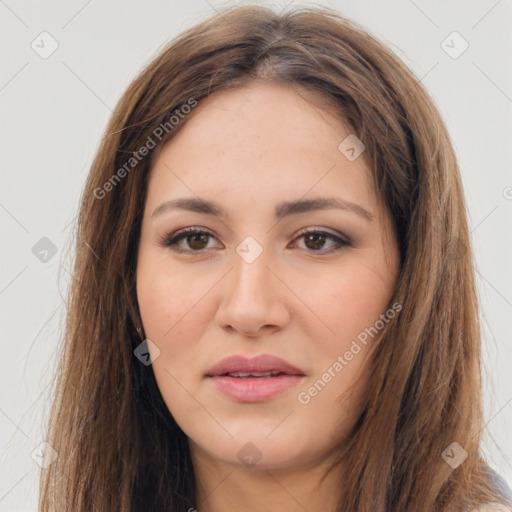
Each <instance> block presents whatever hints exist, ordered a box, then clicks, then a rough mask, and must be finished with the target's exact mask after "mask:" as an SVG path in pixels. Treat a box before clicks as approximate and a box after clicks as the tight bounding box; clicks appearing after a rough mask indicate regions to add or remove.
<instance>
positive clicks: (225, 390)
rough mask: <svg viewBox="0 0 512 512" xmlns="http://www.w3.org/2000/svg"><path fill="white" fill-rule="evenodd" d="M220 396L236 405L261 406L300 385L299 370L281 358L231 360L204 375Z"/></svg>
mask: <svg viewBox="0 0 512 512" xmlns="http://www.w3.org/2000/svg"><path fill="white" fill-rule="evenodd" d="M205 376H206V377H207V378H208V379H209V380H210V381H211V382H212V383H213V384H214V386H215V389H216V390H217V391H220V392H221V393H222V394H223V395H225V396H227V397H228V398H231V399H233V400H236V401H239V402H248V403H254V402H262V401H266V400H269V399H271V398H273V397H275V396H276V395H278V394H280V393H283V392H284V391H286V390H288V389H290V388H291V387H294V386H296V385H298V384H299V382H300V381H302V379H303V378H304V377H305V374H304V372H303V371H302V370H300V369H299V368H297V367H296V366H293V365H292V364H290V363H288V362H286V361H284V360H283V359H281V358H278V357H275V356H270V355H261V356H258V357H255V358H252V359H247V358H246V357H244V356H231V357H228V358H226V359H223V360H222V361H220V362H219V363H218V364H217V365H215V366H214V367H213V368H212V369H211V370H210V371H209V372H208V373H207V374H206V375H205Z"/></svg>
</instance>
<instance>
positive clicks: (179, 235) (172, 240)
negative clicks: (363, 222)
mask: <svg viewBox="0 0 512 512" xmlns="http://www.w3.org/2000/svg"><path fill="white" fill-rule="evenodd" d="M197 234H206V235H209V236H211V237H213V235H212V234H211V233H210V232H209V231H206V230H204V229H198V228H194V227H190V228H185V229H181V230H179V231H176V232H174V233H171V234H169V235H165V236H163V237H162V239H161V240H160V243H159V245H160V246H162V247H168V248H169V249H171V250H172V251H174V252H177V253H195V254H202V253H205V252H206V251H207V249H201V250H198V251H194V250H188V249H177V248H176V245H177V244H178V242H180V241H181V240H183V239H186V238H188V237H189V236H192V235H197ZM311 234H314V235H325V236H326V239H327V238H330V239H331V240H334V241H335V242H336V246H335V248H334V249H330V250H327V251H325V250H321V249H319V250H313V249H309V251H310V252H313V253H318V254H331V253H335V252H338V251H341V250H343V249H344V248H345V247H351V246H352V245H353V244H352V242H351V241H350V240H348V239H342V238H341V237H338V236H336V235H333V234H332V233H329V232H327V231H322V230H319V229H314V228H305V229H303V230H301V232H300V233H299V234H298V236H297V237H296V238H295V240H297V239H299V238H301V237H303V236H306V235H311Z"/></svg>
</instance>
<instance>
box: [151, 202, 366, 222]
mask: <svg viewBox="0 0 512 512" xmlns="http://www.w3.org/2000/svg"><path fill="white" fill-rule="evenodd" d="M331 208H337V209H341V210H346V211H349V212H352V213H355V214H356V215H359V216H360V217H362V218H364V219H365V220H366V221H368V222H372V221H373V220H374V218H375V216H374V214H373V213H371V212H369V211H368V210H366V209H365V208H363V207H362V206H361V205H359V204H356V203H352V202H350V201H347V200H345V199H341V198H337V197H318V198H313V199H304V200H297V201H284V202H281V203H279V204H277V206H276V208H275V212H274V216H275V218H276V219H278V220H280V219H283V218H284V217H288V216H290V215H297V214H300V213H307V212H311V211H315V210H325V209H331ZM175 209H178V210H187V211H192V212H196V213H203V214H206V215H215V216H218V217H221V218H224V219H226V220H228V221H229V220H231V217H230V215H229V214H228V213H227V212H226V211H225V210H224V209H223V208H222V207H221V206H220V204H217V203H215V202H213V201H209V200H207V199H201V198H197V197H181V198H178V199H172V200H169V201H165V202H164V203H162V204H161V205H159V206H157V208H155V210H154V211H153V213H152V214H151V217H156V216H158V215H161V214H162V213H164V212H165V211H169V210H175Z"/></svg>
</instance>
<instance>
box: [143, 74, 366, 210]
mask: <svg viewBox="0 0 512 512" xmlns="http://www.w3.org/2000/svg"><path fill="white" fill-rule="evenodd" d="M349 135H351V132H350V129H349V128H348V127H347V126H346V125H345V123H344V122H343V119H342V118H341V117H340V115H339V113H338V111H337V110H335V108H334V107H333V104H332V102H329V101H328V100H327V99H325V98H324V97H323V95H320V94H319V93H312V92H311V91H306V90H304V89H302V88H298V87H295V86H292V87H290V86H287V85H283V84H279V83H274V82H270V83H268V82H256V83H252V84H249V85H246V86H243V87H237V88H231V89H224V90H221V91H218V92H216V93H214V94H212V95H211V96H209V97H208V98H206V99H204V100H202V101H201V102H200V103H199V105H197V107H195V108H194V109H193V111H192V112H191V113H190V114H189V117H188V118H187V120H186V123H185V124H184V125H183V127H181V128H180V130H179V131H178V132H177V133H176V135H175V136H174V138H173V139H171V141H170V142H168V143H167V144H166V145H165V146H164V147H163V148H162V149H161V150H160V152H159V153H158V154H157V157H156V159H155V161H154V163H153V167H152V170H151V176H150V182H149V191H148V202H151V203H152V204H154V203H155V202H157V201H161V200H164V199H168V198H169V197H168V196H169V194H172V195H180V194H181V195H183V194H185V193H186V195H187V196H190V195H193V194H196V195H198V196H201V197H205V196H209V197H210V198H212V199H213V198H215V196H217V199H218V200H219V201H220V200H224V199H225V200H228V201H229V200H231V201H235V200H236V199H237V198H238V199H239V200H240V201H241V203H243V204H245V205H246V206H247V205H248V203H247V202H248V201H253V202H259V201H264V200H270V198H273V197H274V196H275V199H276V200H277V198H278V197H279V200H282V199H283V198H284V197H286V198H290V199H292V198H293V199H296V198H298V197H301V196H304V195H306V194H308V193H311V194H312V195H315V196H318V195H321V194H328V195H330V196H332V195H333V193H336V192H339V193H340V194H341V195H342V196H343V197H344V198H345V199H347V200H352V201H356V200H357V202H359V203H365V204H366V205H367V206H368V207H369V208H370V207H371V206H370V205H371V204H373V202H374V198H373V197H372V193H371V190H370V175H369V169H368V167H367V165H366V161H365V159H364V156H365V155H364V153H363V154H362V155H361V156H360V157H359V158H357V159H356V160H354V161H350V160H348V159H347V157H346V156H345V155H344V154H343V153H342V152H341V151H340V149H339V148H338V147H339V145H340V143H341V142H342V141H344V140H345V139H346V138H347V137H348V136H349Z"/></svg>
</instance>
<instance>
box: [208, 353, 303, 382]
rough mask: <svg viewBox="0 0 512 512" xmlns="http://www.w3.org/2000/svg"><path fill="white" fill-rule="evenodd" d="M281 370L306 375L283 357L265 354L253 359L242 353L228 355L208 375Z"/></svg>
mask: <svg viewBox="0 0 512 512" xmlns="http://www.w3.org/2000/svg"><path fill="white" fill-rule="evenodd" d="M269 371H273V372H276V373H277V372H279V373H286V374H288V375H304V372H303V371H302V370H300V369H299V368H297V367H295V366H293V365H292V364H290V363H288V362H286V361H284V360H283V359H281V358H279V357H276V356H273V355H270V354H263V355H259V356H256V357H253V358H251V359H248V358H247V357H245V356H242V355H234V356H230V357H226V358H225V359H222V360H221V361H219V362H218V363H217V364H216V365H215V366H213V367H212V368H210V370H209V371H208V373H207V374H206V376H207V377H214V376H218V375H225V374H227V373H233V372H269Z"/></svg>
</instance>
